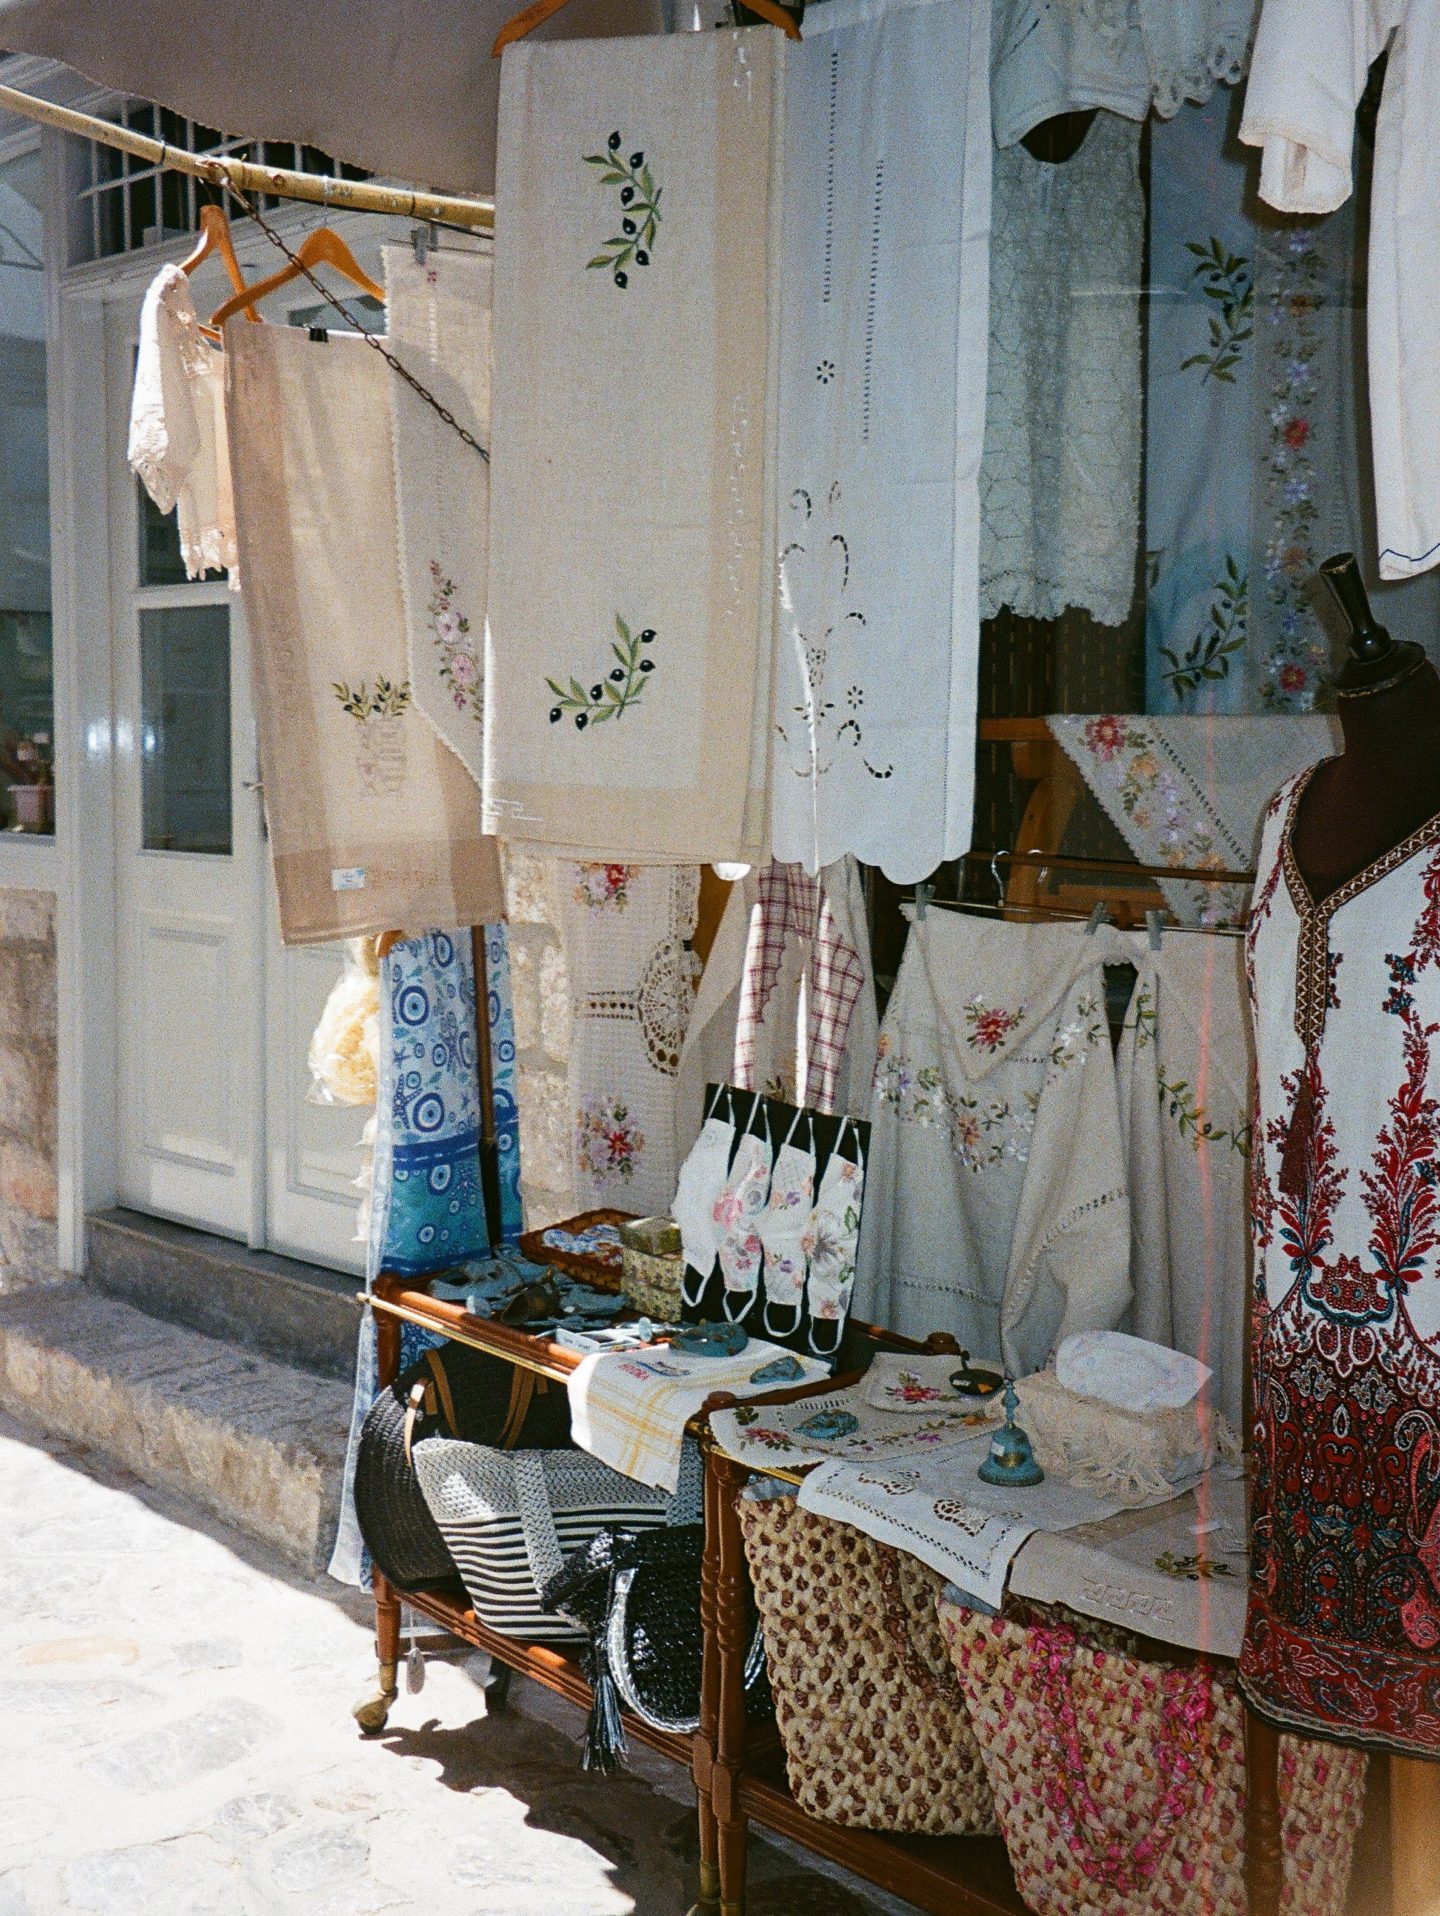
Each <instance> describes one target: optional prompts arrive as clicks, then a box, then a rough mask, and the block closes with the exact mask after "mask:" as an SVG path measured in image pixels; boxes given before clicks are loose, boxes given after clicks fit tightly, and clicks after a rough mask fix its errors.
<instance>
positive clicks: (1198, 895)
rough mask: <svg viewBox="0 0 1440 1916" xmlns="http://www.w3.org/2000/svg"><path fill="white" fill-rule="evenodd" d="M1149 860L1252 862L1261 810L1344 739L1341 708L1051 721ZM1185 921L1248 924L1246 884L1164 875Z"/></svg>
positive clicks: (1227, 867) (1229, 867) (1171, 902)
mask: <svg viewBox="0 0 1440 1916" xmlns="http://www.w3.org/2000/svg"><path fill="white" fill-rule="evenodd" d="M1047 722H1048V724H1049V726H1050V730H1051V731H1052V732H1053V733H1054V735H1055V738H1056V740H1057V741H1058V743H1059V744H1060V745H1062V746H1063V747H1064V749H1065V752H1066V753H1067V755H1068V756H1069V757H1070V758H1071V759H1072V760H1073V761H1074V763H1075V765H1076V767H1077V769H1078V770H1079V772H1080V776H1081V777H1082V778H1083V779H1084V780H1085V783H1086V784H1087V785H1088V786H1089V788H1090V790H1091V791H1092V792H1093V793H1094V795H1095V797H1096V798H1097V799H1098V801H1099V802H1100V804H1101V805H1102V806H1103V807H1104V810H1105V814H1106V816H1107V817H1108V818H1109V819H1110V821H1111V823H1112V824H1113V825H1114V826H1115V828H1116V830H1117V831H1118V832H1119V833H1120V835H1121V837H1122V838H1123V839H1124V840H1125V843H1126V844H1127V845H1128V846H1129V847H1130V849H1131V851H1132V852H1133V853H1134V854H1135V856H1136V858H1137V859H1138V860H1139V861H1140V863H1141V864H1142V865H1188V866H1192V867H1200V868H1204V867H1205V866H1212V867H1216V868H1218V869H1220V870H1222V871H1250V870H1253V868H1254V864H1255V841H1256V838H1257V837H1258V835H1259V831H1260V818H1261V815H1262V813H1263V812H1264V810H1265V807H1266V805H1267V804H1269V802H1270V798H1271V795H1272V794H1273V793H1274V791H1275V789H1276V787H1277V786H1278V785H1280V784H1281V783H1282V782H1283V781H1284V780H1285V779H1287V778H1289V777H1291V776H1292V774H1294V773H1295V772H1298V771H1301V770H1303V769H1304V767H1305V766H1307V765H1313V764H1314V763H1315V761H1316V759H1319V758H1325V757H1328V756H1329V754H1330V753H1332V752H1334V751H1337V750H1338V749H1339V744H1340V739H1339V731H1338V727H1337V726H1336V722H1335V720H1334V719H1333V718H1324V717H1321V716H1320V715H1319V714H1318V713H1317V714H1306V715H1304V716H1299V717H1293V718H1292V717H1287V716H1285V715H1284V714H1281V713H1272V714H1267V715H1266V716H1265V717H1263V718H1262V717H1259V716H1257V717H1254V718H1240V717H1236V718H1209V717H1204V718H1202V717H1189V716H1185V717H1170V716H1166V717H1162V718H1156V717H1143V718H1142V717H1133V716H1131V715H1128V714H1122V713H1117V712H1105V713H1101V714H1099V715H1098V716H1088V717H1087V716H1082V715H1080V714H1076V715H1073V716H1072V715H1069V714H1066V715H1065V716H1063V717H1055V718H1051V719H1050V720H1048V721H1047ZM1160 889H1161V891H1162V892H1164V894H1165V902H1166V904H1167V905H1168V906H1169V907H1170V909H1171V911H1172V912H1173V913H1174V915H1175V917H1176V918H1177V919H1178V920H1179V921H1180V923H1181V924H1182V925H1203V926H1213V925H1243V924H1244V922H1245V915H1246V912H1247V911H1248V909H1249V901H1250V888H1249V886H1247V885H1211V884H1207V883H1206V882H1205V881H1204V880H1195V879H1185V878H1162V879H1161V881H1160Z"/></svg>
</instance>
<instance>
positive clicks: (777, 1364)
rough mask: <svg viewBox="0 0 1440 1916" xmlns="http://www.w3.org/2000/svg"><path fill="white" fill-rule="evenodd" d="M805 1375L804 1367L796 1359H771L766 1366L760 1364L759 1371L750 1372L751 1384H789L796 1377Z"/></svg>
mask: <svg viewBox="0 0 1440 1916" xmlns="http://www.w3.org/2000/svg"><path fill="white" fill-rule="evenodd" d="M804 1375H805V1366H804V1365H803V1364H802V1363H801V1362H800V1359H799V1358H798V1357H772V1358H771V1359H770V1362H769V1363H768V1364H762V1365H761V1366H760V1368H759V1370H752V1371H751V1373H750V1382H751V1383H752V1384H789V1383H793V1381H794V1380H795V1379H796V1378H797V1377H803V1376H804Z"/></svg>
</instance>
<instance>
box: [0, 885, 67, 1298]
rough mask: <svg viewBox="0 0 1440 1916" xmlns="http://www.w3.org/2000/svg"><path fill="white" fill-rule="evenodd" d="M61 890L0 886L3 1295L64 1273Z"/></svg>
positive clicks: (0, 1292) (0, 1230)
mask: <svg viewBox="0 0 1440 1916" xmlns="http://www.w3.org/2000/svg"><path fill="white" fill-rule="evenodd" d="M58 1036H59V1034H58V1023H57V1017H56V1010H55V894H54V893H53V892H48V891H20V890H16V889H13V888H6V887H0V1295H3V1294H4V1293H5V1292H7V1291H13V1290H19V1289H20V1288H22V1287H23V1286H24V1285H25V1284H27V1283H31V1282H34V1281H35V1280H36V1279H43V1278H50V1277H53V1276H54V1275H55V1273H56V1262H55V1259H56V1238H55V1218H56V1213H57V1208H58V1194H57V1188H56V1152H57V1145H56V1076H57V1072H56V1058H57V1049H58Z"/></svg>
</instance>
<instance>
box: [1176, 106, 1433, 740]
mask: <svg viewBox="0 0 1440 1916" xmlns="http://www.w3.org/2000/svg"><path fill="white" fill-rule="evenodd" d="M1247 97H1248V96H1247ZM1239 111H1240V108H1239V102H1238V100H1235V99H1232V98H1229V97H1228V96H1223V95H1217V97H1216V98H1215V99H1214V100H1213V101H1211V103H1210V105H1209V106H1207V107H1206V108H1205V109H1204V110H1203V111H1201V112H1195V113H1184V114H1181V115H1180V116H1179V117H1178V118H1177V119H1175V120H1174V121H1173V122H1171V123H1170V124H1169V125H1166V126H1157V127H1156V128H1155V130H1154V138H1153V144H1152V150H1151V161H1152V163H1151V228H1150V261H1151V289H1152V290H1151V296H1150V299H1149V301H1148V313H1149V350H1148V366H1149V378H1150V400H1149V406H1148V420H1149V432H1148V444H1147V448H1146V536H1145V545H1146V551H1147V558H1148V567H1149V578H1148V588H1149V594H1148V620H1147V623H1148V633H1147V670H1148V689H1147V700H1146V702H1147V704H1148V705H1149V707H1150V708H1151V709H1152V710H1153V711H1157V712H1169V711H1172V710H1180V711H1203V710H1215V711H1231V712H1244V711H1266V712H1301V711H1308V710H1309V709H1311V708H1312V707H1313V706H1314V705H1315V703H1316V700H1317V696H1318V695H1319V693H1320V692H1321V691H1322V689H1323V685H1324V682H1325V680H1326V679H1327V677H1328V675H1329V671H1330V662H1331V657H1332V654H1333V651H1334V633H1333V629H1332V628H1330V627H1327V626H1326V624H1325V623H1324V620H1323V618H1322V616H1321V609H1320V608H1319V606H1318V604H1317V601H1316V600H1315V598H1314V597H1313V595H1312V593H1311V592H1310V590H1309V581H1310V579H1311V577H1312V575H1313V574H1314V571H1315V568H1316V566H1317V565H1318V563H1319V561H1320V560H1321V559H1323V558H1324V557H1326V555H1327V554H1329V553H1331V552H1335V551H1339V550H1346V549H1348V550H1351V551H1355V552H1357V553H1359V554H1360V555H1361V560H1362V564H1363V566H1364V568H1365V570H1366V571H1367V572H1369V573H1372V574H1373V571H1374V568H1375V564H1376V555H1377V553H1378V546H1377V543H1376V535H1375V525H1374V513H1373V510H1372V506H1371V492H1372V486H1371V458H1370V446H1369V440H1370V419H1369V414H1368V411H1367V408H1366V406H1365V403H1364V394H1363V390H1360V389H1359V388H1358V386H1357V380H1356V370H1355V369H1356V363H1357V361H1356V355H1357V352H1358V350H1359V344H1360V340H1359V336H1360V333H1361V331H1362V329H1363V326H1364V324H1365V322H1364V321H1363V320H1362V318H1361V308H1362V305H1363V302H1364V298H1365V294H1364V291H1363V287H1364V268H1363V261H1361V260H1359V259H1358V258H1357V243H1356V232H1355V224H1354V220H1353V218H1352V215H1351V213H1350V211H1349V209H1348V208H1347V209H1346V210H1344V211H1343V212H1341V213H1338V214H1335V215H1332V216H1331V217H1329V218H1327V219H1323V220H1300V221H1297V220H1286V221H1283V222H1281V221H1277V220H1275V219H1274V218H1273V216H1271V215H1270V214H1269V213H1268V211H1267V210H1266V209H1264V208H1261V209H1260V212H1259V215H1258V216H1256V215H1255V214H1254V198H1253V186H1254V179H1253V175H1254V164H1253V161H1249V159H1248V156H1247V154H1246V153H1245V149H1244V148H1243V147H1241V146H1240V145H1238V143H1237V141H1236V138H1235V129H1236V125H1237V122H1238V119H1239ZM1347 150H1348V148H1347ZM1247 162H1248V163H1247ZM1362 171H1363V163H1362ZM1371 323H1372V324H1373V322H1371ZM1177 422H1180V425H1179V429H1177ZM1237 449H1239V456H1237ZM1247 452H1248V457H1247V456H1246V454H1247ZM1377 612H1378V616H1379V617H1380V618H1381V619H1382V620H1384V621H1385V623H1386V624H1387V625H1389V626H1390V628H1391V629H1392V631H1394V633H1395V634H1396V636H1397V637H1409V638H1414V639H1417V640H1419V641H1420V642H1421V643H1424V642H1426V641H1427V640H1428V641H1429V642H1430V643H1432V644H1433V643H1434V637H1433V635H1434V632H1435V629H1436V624H1437V614H1440V586H1437V585H1436V584H1435V582H1433V581H1428V582H1426V583H1425V584H1424V585H1421V586H1419V587H1418V588H1417V587H1415V586H1413V585H1407V586H1391V587H1388V588H1382V590H1381V592H1380V595H1379V598H1378V599H1377Z"/></svg>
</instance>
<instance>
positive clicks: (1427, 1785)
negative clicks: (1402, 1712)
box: [1390, 1756, 1440, 1916]
mask: <svg viewBox="0 0 1440 1916" xmlns="http://www.w3.org/2000/svg"><path fill="white" fill-rule="evenodd" d="M1390 1876H1391V1884H1392V1888H1391V1892H1390V1894H1391V1910H1392V1916H1440V1763H1432V1762H1428V1761H1426V1760H1425V1759H1424V1758H1423V1757H1418V1756H1392V1757H1391V1758H1390Z"/></svg>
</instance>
